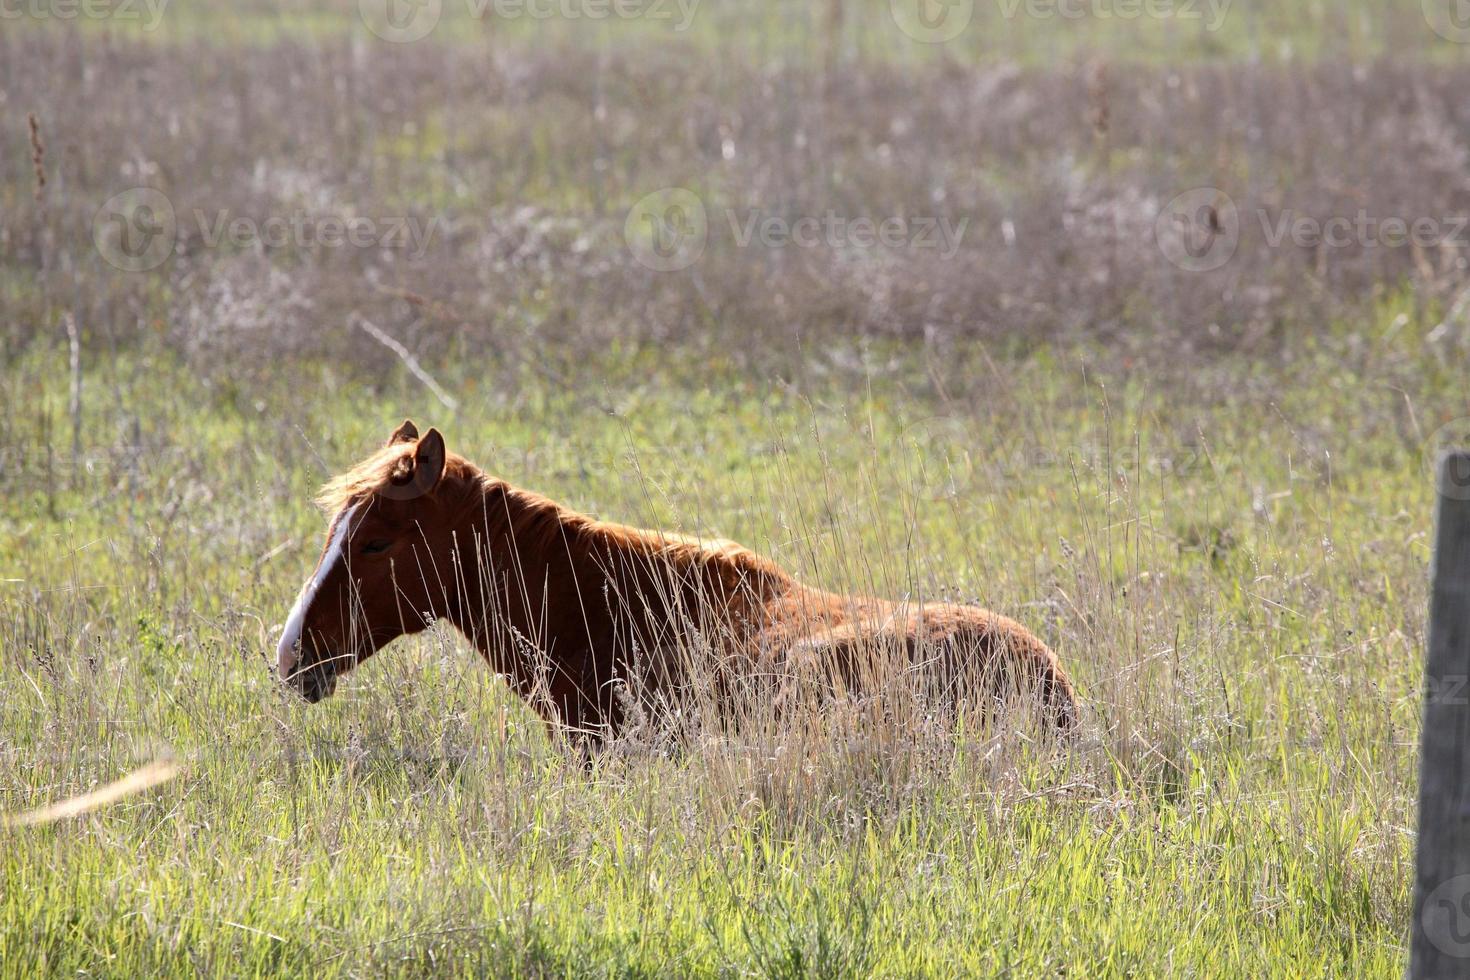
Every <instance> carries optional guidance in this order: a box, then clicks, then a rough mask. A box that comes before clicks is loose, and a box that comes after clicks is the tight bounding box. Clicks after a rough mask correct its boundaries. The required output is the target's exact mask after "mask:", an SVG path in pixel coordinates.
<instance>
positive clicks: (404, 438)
mask: <svg viewBox="0 0 1470 980" xmlns="http://www.w3.org/2000/svg"><path fill="white" fill-rule="evenodd" d="M418 437H419V427H418V426H416V425H414V424H413V419H404V420H403V424H402V425H400V426H399V427H398V428H396V429H394V430H393V434H392V435H391V436H389V437H388V441H387V442H385V443H384V444H383V445H385V446H391V445H393V444H394V443H399V442H413V441H414V440H415V439H417V438H418Z"/></svg>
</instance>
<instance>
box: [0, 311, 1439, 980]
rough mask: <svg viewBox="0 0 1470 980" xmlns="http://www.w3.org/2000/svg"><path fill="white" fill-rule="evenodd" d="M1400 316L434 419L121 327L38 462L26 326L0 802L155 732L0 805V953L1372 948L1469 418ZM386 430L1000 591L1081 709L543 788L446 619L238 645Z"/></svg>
mask: <svg viewBox="0 0 1470 980" xmlns="http://www.w3.org/2000/svg"><path fill="white" fill-rule="evenodd" d="M1397 313H1398V310H1397V309H1396V308H1386V309H1384V310H1383V311H1381V313H1380V314H1379V315H1377V316H1375V317H1374V318H1372V319H1370V320H1369V321H1367V322H1363V323H1358V324H1353V325H1350V326H1351V329H1348V328H1347V327H1344V328H1343V329H1341V330H1336V331H1325V332H1323V333H1322V334H1321V335H1320V336H1318V337H1317V338H1316V339H1314V340H1309V339H1304V340H1302V341H1300V342H1299V343H1296V344H1294V346H1293V348H1292V351H1291V355H1290V357H1289V358H1287V359H1286V360H1285V362H1284V363H1283V364H1281V365H1275V366H1270V367H1263V366H1261V365H1256V366H1255V367H1254V368H1251V367H1250V366H1249V365H1247V364H1246V363H1245V362H1244V361H1243V360H1240V361H1231V360H1229V359H1227V360H1226V361H1223V362H1221V363H1219V364H1218V365H1217V370H1218V371H1219V374H1218V376H1215V377H1210V376H1195V377H1177V378H1173V379H1163V378H1158V377H1141V376H1134V375H1130V374H1129V373H1128V372H1126V371H1125V370H1124V369H1122V368H1121V367H1118V368H1114V369H1112V370H1111V371H1110V372H1104V373H1101V374H1099V373H1097V371H1096V369H1095V368H1091V367H1089V366H1087V365H1086V363H1085V361H1084V360H1083V355H1081V354H1079V353H1077V352H1075V351H1071V352H1066V351H1049V350H1042V351H1040V352H1038V353H1035V354H1033V355H1028V356H1026V357H1024V358H1009V359H1003V360H1000V361H998V362H997V361H992V360H991V359H990V358H989V357H987V356H986V355H985V352H984V351H980V350H970V351H967V350H956V351H954V352H952V356H951V357H949V358H947V359H946V363H945V364H944V365H943V367H942V368H938V369H934V368H932V366H931V369H929V370H926V369H925V367H924V366H923V365H922V364H920V363H918V362H917V361H915V360H914V359H912V358H910V357H906V356H903V355H897V356H892V357H890V356H888V355H886V354H885V355H884V356H881V357H880V356H878V355H877V354H873V355H872V356H871V357H870V358H869V365H870V366H869V367H867V368H866V369H838V368H834V369H832V371H831V373H830V374H827V375H823V374H821V373H814V374H811V375H809V376H805V377H801V378H799V379H794V380H792V381H789V382H787V383H780V384H777V383H766V382H755V381H752V380H750V379H748V378H741V377H739V376H737V375H734V374H733V373H730V372H727V371H724V370H723V369H720V368H718V367H715V368H707V369H702V370H701V371H698V372H697V371H695V370H693V369H692V368H690V369H672V368H669V367H667V366H662V365H661V364H660V362H659V359H658V358H657V356H656V354H655V353H654V352H649V353H647V354H640V353H630V354H627V355H624V356H622V357H614V356H611V355H609V357H608V358H607V361H606V363H603V364H598V365H595V366H589V367H588V368H587V370H586V371H585V372H584V373H583V374H581V375H579V376H578V378H577V383H575V384H566V383H559V382H553V381H550V380H548V379H547V378H545V377H543V376H540V375H538V374H537V373H536V372H535V371H533V370H530V369H527V368H520V369H516V368H512V367H508V366H505V365H495V364H489V363H481V364H476V365H475V370H474V371H473V372H472V371H469V370H466V369H463V368H461V369H458V372H456V369H452V368H441V369H439V370H438V372H437V373H439V375H440V380H441V381H442V382H444V383H445V384H446V385H447V386H448V387H449V388H450V389H451V390H452V391H454V392H455V394H456V396H457V397H458V398H459V399H460V400H461V402H462V405H461V410H460V411H459V413H458V414H457V415H456V416H450V415H449V413H448V412H447V411H446V410H445V409H444V408H443V407H442V406H439V405H438V404H437V403H436V402H434V401H433V400H432V398H431V397H429V396H428V395H427V394H426V393H425V391H424V390H423V389H422V388H421V387H419V386H418V385H417V383H416V382H414V381H413V379H411V378H408V377H400V376H398V375H396V374H394V375H391V376H389V377H387V378H385V379H382V380H380V381H378V382H376V383H374V384H371V385H369V384H365V383H363V382H362V381H361V380H359V378H360V375H350V376H348V375H343V374H341V373H340V372H337V371H334V370H332V369H331V368H329V367H326V366H313V365H296V366H288V367H283V368H282V370H281V372H280V374H279V376H278V377H276V378H274V379H267V380H261V381H259V382H255V383H252V384H250V385H248V386H246V385H243V384H242V385H240V386H238V387H236V388H228V387H224V386H222V385H220V384H218V383H206V382H204V381H201V380H198V379H197V378H196V377H194V376H193V375H192V374H191V372H189V371H188V370H186V369H185V368H183V367H182V366H180V365H179V364H178V363H176V362H175V361H174V360H172V358H171V357H170V355H167V354H165V353H162V352H152V353H150V354H144V353H141V352H140V353H134V354H129V355H125V356H123V357H121V358H119V359H116V360H109V361H107V362H105V363H104V362H103V361H102V360H101V359H100V358H89V360H88V362H87V364H86V377H85V380H86V386H85V388H84V426H83V439H82V447H81V448H82V453H81V457H80V458H79V459H78V460H77V461H76V462H75V463H74V462H73V460H72V457H71V452H70V447H69V440H70V434H69V433H70V427H69V422H68V420H67V409H66V404H67V392H66V388H67V385H66V372H65V367H64V365H65V356H64V353H63V352H58V351H53V350H47V349H45V348H44V347H38V348H35V349H33V350H32V351H31V352H29V353H28V354H26V355H25V356H23V357H21V358H20V359H18V360H16V361H14V362H13V363H11V364H10V365H8V366H7V368H6V371H5V373H4V375H3V381H0V384H3V390H4V393H5V401H6V403H7V404H8V405H11V406H14V408H13V409H12V410H11V411H10V413H9V415H8V416H7V417H6V419H5V422H4V441H5V445H6V447H7V456H6V465H5V466H4V467H3V469H0V491H3V496H4V500H5V504H4V507H3V508H0V578H3V579H4V580H5V581H4V582H3V583H0V590H3V591H0V671H3V675H4V683H3V690H4V692H5V694H4V696H3V697H0V812H12V813H13V812H16V811H21V810H25V809H27V808H30V807H35V806H40V805H43V804H45V803H48V802H52V801H55V800H58V799H62V798H65V797H68V796H70V795H73V794H76V793H79V792H83V791H85V790H87V789H89V788H91V787H93V786H95V785H98V784H100V783H103V782H106V781H109V780H111V779H114V778H116V777H118V776H120V775H122V774H123V773H126V772H127V771H129V770H131V769H134V768H136V767H138V766H139V765H141V764H143V763H144V762H145V761H147V760H149V759H151V758H154V757H155V756H157V755H159V754H161V753H172V754H173V755H174V756H175V757H176V758H177V759H179V760H180V761H181V762H182V763H183V765H184V773H183V775H182V776H181V777H180V778H178V779H176V780H174V781H173V782H171V783H168V784H166V785H164V786H162V787H160V788H158V789H155V790H151V791H148V792H146V793H143V794H140V795H137V796H134V797H131V798H129V799H127V800H124V801H122V802H120V803H117V804H115V805H113V806H111V807H108V808H105V809H102V810H99V811H97V812H95V813H92V814H90V815H86V816H83V817H79V818H75V819H72V820H69V821H64V822H61V823H57V824H54V825H50V826H44V827H36V828H13V829H11V830H9V831H0V834H3V836H4V846H3V848H0V881H3V882H4V887H3V888H0V964H4V967H3V969H4V972H6V973H8V974H12V975H26V974H30V973H32V972H35V971H39V970H45V971H49V972H52V973H77V972H85V973H89V974H104V975H116V976H123V975H130V976H135V975H143V974H146V973H150V972H154V971H170V972H197V973H201V974H206V975H228V976H248V975H267V974H268V975H310V976H336V975H376V974H378V973H380V972H383V971H388V972H392V973H398V974H410V975H413V974H425V975H427V974H438V973H440V972H443V971H446V970H456V971H474V972H484V973H490V974H496V975H545V974H574V975H633V976H645V975H647V976H685V975H741V974H754V975H766V976H808V975H816V976H824V975H831V976H836V975H843V976H846V975H877V976H925V975H927V976H948V975H958V974H966V973H968V974H993V973H1005V972H1014V973H1020V974H1023V975H1032V974H1039V973H1040V974H1055V973H1058V972H1060V971H1063V970H1065V971H1066V972H1067V973H1068V974H1069V975H1078V976H1129V975H1138V976H1143V975H1158V974H1160V973H1165V972H1169V973H1174V974H1180V975H1203V976H1240V975H1265V974H1272V975H1299V976H1324V975H1335V974H1339V975H1356V976H1370V975H1375V976H1388V975H1394V974H1397V973H1399V972H1401V970H1402V966H1403V958H1404V942H1405V936H1406V934H1407V919H1408V904H1409V881H1410V878H1411V875H1410V866H1411V854H1412V834H1411V824H1412V813H1413V794H1414V783H1415V780H1414V765H1415V757H1416V754H1415V743H1416V740H1417V727H1418V687H1417V685H1418V682H1419V676H1420V675H1419V670H1420V668H1419V658H1420V648H1421V644H1422V636H1423V613H1424V608H1425V583H1424V578H1425V566H1426V561H1427V557H1428V548H1429V542H1428V530H1429V526H1430V505H1431V498H1432V487H1431V486H1430V484H1429V482H1428V480H1427V478H1426V476H1425V471H1424V468H1423V465H1422V455H1423V452H1424V445H1425V441H1426V439H1427V437H1428V434H1429V432H1430V431H1432V430H1433V429H1434V428H1435V427H1436V426H1437V425H1439V424H1440V423H1441V422H1443V421H1446V420H1448V419H1449V418H1452V417H1455V416H1457V415H1463V414H1467V410H1466V406H1465V403H1464V395H1463V393H1462V392H1460V391H1459V390H1458V386H1457V385H1456V383H1455V380H1454V378H1453V376H1452V374H1451V373H1450V372H1448V371H1447V370H1446V369H1444V368H1443V367H1441V366H1439V361H1438V360H1437V359H1436V358H1435V357H1433V356H1431V355H1430V354H1428V353H1426V352H1424V351H1423V350H1422V349H1421V348H1420V346H1419V344H1418V341H1417V339H1416V338H1417V336H1419V335H1420V334H1422V331H1421V330H1419V328H1418V327H1417V326H1411V327H1409V328H1404V327H1403V321H1397V323H1396V322H1395V316H1396V315H1397ZM491 378H493V379H495V381H494V382H493V383H491V382H490V381H489V380H487V379H491ZM1248 378H1253V380H1242V379H1248ZM405 415H411V416H413V417H414V418H415V419H417V420H418V421H419V422H420V423H432V424H437V425H439V426H440V427H441V428H442V429H443V430H444V431H445V433H446V435H447V437H448V439H449V442H450V446H451V448H453V449H456V450H458V451H461V452H463V453H465V454H466V455H469V456H470V457H471V458H473V459H476V460H477V461H479V462H481V463H483V464H484V465H485V466H486V467H487V468H489V469H491V470H493V471H495V472H498V473H500V474H501V475H503V476H506V477H507V478H509V479H511V480H512V481H514V482H517V483H520V484H522V485H526V486H530V487H533V488H536V489H539V490H542V491H544V492H547V493H550V494H552V495H554V496H556V497H558V498H560V499H562V500H564V501H566V502H568V503H570V504H572V505H574V506H577V507H579V508H581V509H584V510H587V511H590V512H593V513H596V514H598V515H599V516H604V517H608V518H613V519H618V520H625V521H630V522H636V523H644V524H658V525H661V526H676V527H681V528H684V529H697V530H707V531H712V532H717V533H719V534H723V535H729V536H733V537H736V538H738V539H741V540H743V541H745V542H746V543H748V544H751V545H753V546H757V547H759V548H761V549H763V550H765V551H767V552H769V553H771V554H773V555H775V556H776V557H778V558H779V559H780V560H782V561H783V562H784V563H786V564H787V565H788V566H789V567H791V568H793V569H795V570H797V571H799V572H800V573H801V574H802V575H804V576H805V577H807V578H808V579H811V580H813V581H816V582H820V583H822V584H824V585H827V586H830V587H834V588H857V589H863V590H872V591H881V592H884V593H886V594H891V595H898V594H920V595H939V594H944V595H947V596H957V597H960V598H966V599H973V600H976V601H980V602H983V603H985V604H988V605H991V606H993V607H995V608H997V609H1001V610H1003V611H1006V612H1008V613H1010V614H1012V615H1015V616H1016V617H1018V618H1020V619H1022V620H1023V621H1025V622H1026V623H1027V624H1028V625H1029V626H1031V627H1032V628H1033V629H1035V630H1036V631H1037V632H1038V633H1039V634H1041V635H1042V636H1043V637H1044V638H1046V639H1047V640H1048V641H1049V642H1050V643H1052V644H1053V645H1054V646H1055V647H1056V648H1057V649H1058V651H1059V652H1060V653H1061V655H1062V657H1063V658H1064V660H1065V662H1066V663H1067V664H1068V665H1069V667H1070V668H1071V669H1072V670H1073V671H1074V673H1075V674H1076V676H1077V678H1078V680H1079V683H1080V687H1081V691H1082V694H1083V696H1084V698H1085V699H1086V701H1087V704H1088V720H1087V729H1086V734H1085V735H1084V737H1083V738H1082V739H1081V740H1080V742H1079V743H1078V744H1077V745H1076V746H1075V747H1073V748H1071V749H1070V750H1067V751H1064V752H1063V753H1062V754H1061V755H1060V756H1058V755H1056V754H1054V753H1051V752H1048V751H1046V750H1025V749H1018V748H1017V746H1016V745H1015V744H1014V742H1010V741H1007V740H1006V739H1004V738H1002V739H1000V740H999V741H996V742H987V741H982V742H976V741H974V740H965V739H961V740H958V741H956V742H955V743H953V744H950V745H949V746H947V747H941V749H940V751H939V752H938V754H929V755H923V754H916V755H912V756H906V755H903V754H902V753H899V754H898V755H896V756H893V755H884V754H882V753H875V752H874V751H872V750H871V748H868V747H865V746H866V743H865V742H864V741H863V738H864V735H863V733H857V734H856V735H855V736H854V738H853V740H852V741H850V742H838V743H834V744H832V745H823V746H818V747H816V749H812V748H811V747H803V746H802V745H800V744H798V743H793V744H792V745H790V746H788V748H789V749H790V755H791V756H794V757H797V759H798V764H792V762H791V759H790V758H788V757H780V758H777V757H766V756H763V755H761V754H760V753H750V752H742V751H741V750H740V748H739V747H728V746H726V747H715V748H709V747H696V748H694V749H692V750H691V751H689V752H688V753H687V754H686V755H684V756H682V757H680V758H675V759H670V758H667V757H663V756H660V755H657V754H649V753H640V752H639V751H637V749H636V746H635V747H629V748H627V749H626V750H624V751H619V752H616V753H613V754H612V755H611V756H610V757H608V758H606V759H604V760H603V761H602V762H601V763H599V765H598V766H597V768H596V769H595V770H594V771H593V772H592V773H591V774H584V773H583V772H582V771H581V770H580V769H579V768H578V767H577V766H576V765H573V764H570V763H569V762H568V761H567V760H566V759H565V758H564V757H563V755H562V754H561V752H560V750H559V749H558V748H557V747H556V746H554V745H552V744H550V743H548V741H547V740H546V738H545V737H544V735H543V733H542V730H541V728H540V725H539V723H538V722H537V721H536V720H535V718H534V717H533V716H532V715H531V714H530V712H529V711H528V710H527V709H525V708H524V707H523V706H522V705H520V704H519V703H518V702H517V701H515V700H514V699H513V698H512V697H510V696H509V695H508V694H507V693H506V692H505V690H504V689H503V688H502V686H501V685H500V684H499V682H498V681H497V680H496V679H495V678H494V677H492V676H490V675H489V673H488V671H486V670H485V668H484V667H483V665H482V664H481V663H479V662H478V661H477V658H476V657H475V656H474V654H473V653H472V652H471V651H470V650H468V649H467V647H466V645H465V644H464V643H463V642H462V641H461V640H460V639H459V638H458V637H456V636H454V635H452V634H449V633H447V632H446V633H443V634H432V635H428V636H423V637H419V638H415V639H412V640H400V641H398V642H397V643H396V644H394V645H393V646H392V647H390V648H389V649H388V650H385V651H384V652H382V653H380V654H379V655H378V656H377V657H375V658H374V659H373V660H372V661H370V662H368V663H367V664H365V665H363V666H362V667H361V668H360V669H359V670H358V671H356V672H355V673H354V674H353V675H351V676H350V677H349V678H347V679H345V680H344V683H343V685H342V689H341V690H340V691H339V693H338V695H337V697H335V698H334V699H332V700H330V701H328V702H326V703H324V704H322V705H318V706H315V707H308V706H306V705H304V704H301V703H298V702H297V701H295V700H293V699H292V698H290V697H287V696H285V695H284V694H283V693H282V691H281V690H280V689H279V688H278V687H277V685H275V684H274V683H273V682H272V678H271V676H270V673H269V665H268V663H267V657H268V656H269V651H270V650H271V648H272V646H273V640H274V634H273V630H274V629H275V628H277V627H278V624H279V623H280V622H281V620H282V619H283V618H284V616H285V611H286V609H287V607H288V605H289V603H290V601H291V599H292V597H293V594H294V591H295V588H296V587H297V585H298V584H299V582H300V581H301V579H302V577H303V576H304V575H305V574H306V572H307V570H308V569H309V566H310V562H311V561H312V559H313V558H314V557H315V553H316V549H317V548H319V547H320V539H321V534H322V530H323V528H322V519H321V517H320V516H319V515H317V514H315V513H314V512H313V510H312V509H311V507H310V505H309V503H308V500H309V497H310V494H311V491H312V489H313V488H314V486H315V485H316V484H317V483H318V482H320V481H321V480H322V479H323V478H324V477H325V476H326V475H327V474H328V473H329V472H330V471H332V470H333V469H335V468H339V467H342V466H345V465H346V464H348V463H349V462H351V461H352V460H354V459H355V458H356V457H357V456H359V455H360V454H362V453H364V452H365V451H367V450H368V449H369V448H370V447H371V446H373V445H374V444H376V442H377V441H378V440H380V439H381V438H382V437H383V435H384V434H386V433H387V431H388V430H389V429H390V428H391V427H392V425H393V424H395V423H396V422H397V421H398V420H400V419H401V418H402V417H404V416H405ZM803 752H806V753H807V755H806V756H804V757H803V755H802V753H803Z"/></svg>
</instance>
